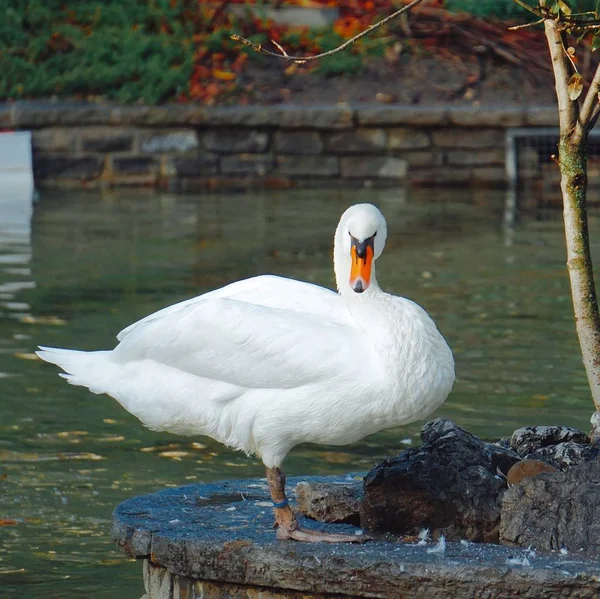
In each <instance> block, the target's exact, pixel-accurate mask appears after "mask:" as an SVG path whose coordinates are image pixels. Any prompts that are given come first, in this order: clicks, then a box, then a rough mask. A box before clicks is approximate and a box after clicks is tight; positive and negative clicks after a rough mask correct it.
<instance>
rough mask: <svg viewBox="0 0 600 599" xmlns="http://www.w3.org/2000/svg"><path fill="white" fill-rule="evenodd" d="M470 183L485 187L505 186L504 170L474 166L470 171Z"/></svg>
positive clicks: (498, 167)
mask: <svg viewBox="0 0 600 599" xmlns="http://www.w3.org/2000/svg"><path fill="white" fill-rule="evenodd" d="M471 181H472V182H473V183H479V184H485V185H494V186H501V185H506V184H507V179H506V169H505V168H504V167H503V166H476V167H474V168H472V169H471Z"/></svg>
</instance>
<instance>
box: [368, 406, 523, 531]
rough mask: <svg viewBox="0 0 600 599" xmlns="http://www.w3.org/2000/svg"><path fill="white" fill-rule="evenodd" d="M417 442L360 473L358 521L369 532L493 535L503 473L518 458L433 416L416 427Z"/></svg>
mask: <svg viewBox="0 0 600 599" xmlns="http://www.w3.org/2000/svg"><path fill="white" fill-rule="evenodd" d="M421 439H422V441H423V445H422V446H421V447H419V448H411V449H407V450H406V451H403V452H402V453H401V454H400V455H399V456H398V457H396V458H392V459H389V460H385V461H384V462H382V463H381V464H379V465H378V466H376V467H375V468H373V470H371V472H369V474H368V475H367V476H366V478H365V491H364V493H365V495H364V499H363V501H362V504H361V511H360V516H361V520H360V521H361V525H362V526H363V528H365V529H366V530H369V531H373V532H392V533H396V534H416V533H418V532H419V530H420V529H422V528H429V529H430V530H431V531H432V532H433V534H434V535H439V534H443V535H444V536H445V537H446V538H447V539H459V538H460V539H469V540H472V541H490V542H494V541H497V540H498V526H499V524H500V509H501V500H502V494H503V492H504V490H505V489H506V483H505V480H504V478H503V477H501V476H498V471H500V472H502V473H504V474H506V473H507V472H508V470H509V468H510V467H511V466H512V465H513V464H514V463H516V462H518V461H519V459H520V458H519V456H517V455H516V454H515V453H513V452H512V451H510V450H509V449H504V448H502V447H498V446H497V445H493V444H491V443H484V442H482V441H480V440H479V439H477V438H476V437H475V436H473V435H471V434H470V433H467V432H466V431H464V430H463V429H461V428H460V427H459V426H457V425H456V424H454V423H453V422H450V421H449V420H444V419H442V418H437V419H436V420H432V421H431V422H428V423H427V424H426V425H425V426H424V427H423V430H422V432H421Z"/></svg>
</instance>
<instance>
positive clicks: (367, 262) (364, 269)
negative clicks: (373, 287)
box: [350, 235, 375, 293]
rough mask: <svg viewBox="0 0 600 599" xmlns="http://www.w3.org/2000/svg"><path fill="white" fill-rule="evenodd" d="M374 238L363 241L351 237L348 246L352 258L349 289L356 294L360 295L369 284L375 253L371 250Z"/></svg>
mask: <svg viewBox="0 0 600 599" xmlns="http://www.w3.org/2000/svg"><path fill="white" fill-rule="evenodd" d="M374 237H375V235H373V236H372V237H368V238H367V239H365V240H364V241H359V240H358V239H356V238H355V237H352V241H351V246H350V255H351V256H352V266H351V268H350V287H352V289H353V290H354V291H355V292H356V293H362V292H363V291H365V289H367V288H368V287H369V285H370V284H371V265H372V264H373V254H374V253H375V251H374V249H373V243H374Z"/></svg>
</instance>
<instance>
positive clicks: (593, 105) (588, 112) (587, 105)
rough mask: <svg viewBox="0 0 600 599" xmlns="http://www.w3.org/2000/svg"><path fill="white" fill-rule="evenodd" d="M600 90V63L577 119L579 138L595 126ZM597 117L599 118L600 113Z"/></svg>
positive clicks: (577, 134)
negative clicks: (594, 119) (593, 122)
mask: <svg viewBox="0 0 600 599" xmlns="http://www.w3.org/2000/svg"><path fill="white" fill-rule="evenodd" d="M598 91H600V65H599V66H598V68H596V72H595V73H594V77H593V78H592V82H591V83H590V87H589V88H588V90H587V93H586V94H585V99H584V101H583V104H582V105H581V110H580V112H579V118H578V119H577V131H576V134H575V135H576V136H577V138H578V139H579V140H581V139H583V138H584V136H585V135H586V133H587V132H588V131H589V130H590V129H591V128H592V127H593V126H594V125H593V124H592V119H593V118H594V113H595V112H598ZM595 118H596V119H597V118H598V115H596V117H595Z"/></svg>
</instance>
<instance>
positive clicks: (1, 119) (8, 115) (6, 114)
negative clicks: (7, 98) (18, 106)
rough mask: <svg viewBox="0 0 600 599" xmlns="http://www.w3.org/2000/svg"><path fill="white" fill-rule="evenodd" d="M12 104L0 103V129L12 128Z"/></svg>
mask: <svg viewBox="0 0 600 599" xmlns="http://www.w3.org/2000/svg"><path fill="white" fill-rule="evenodd" d="M12 127H13V105H12V104H0V129H12Z"/></svg>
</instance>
